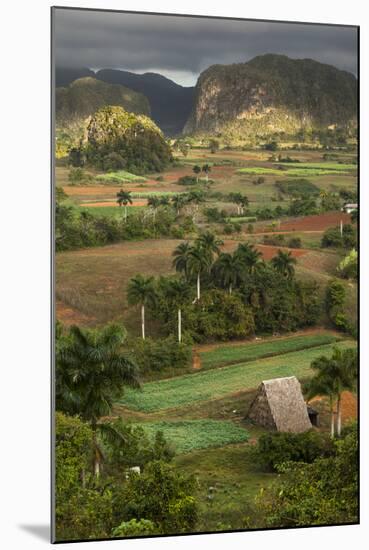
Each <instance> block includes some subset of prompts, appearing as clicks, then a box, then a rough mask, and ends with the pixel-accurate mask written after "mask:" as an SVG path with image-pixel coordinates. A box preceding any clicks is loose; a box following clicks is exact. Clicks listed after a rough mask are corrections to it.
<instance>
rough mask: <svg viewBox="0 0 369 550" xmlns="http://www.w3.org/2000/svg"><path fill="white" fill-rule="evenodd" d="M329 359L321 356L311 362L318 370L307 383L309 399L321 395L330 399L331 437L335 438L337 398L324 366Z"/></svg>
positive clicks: (313, 367) (312, 366)
mask: <svg viewBox="0 0 369 550" xmlns="http://www.w3.org/2000/svg"><path fill="white" fill-rule="evenodd" d="M327 361H329V359H328V358H327V357H323V356H322V357H320V358H319V359H316V360H315V361H313V362H312V363H311V368H312V369H314V370H315V371H316V375H315V376H314V377H313V378H312V379H311V380H310V381H309V382H308V384H307V385H306V393H307V399H308V401H310V399H313V398H314V397H317V396H319V395H324V396H325V397H328V399H329V412H330V416H331V430H330V431H331V437H332V439H333V438H334V433H335V428H334V414H335V413H334V403H335V400H336V393H335V388H334V386H333V383H332V380H331V378H330V377H329V376H327V375H325V373H324V367H325V366H326V364H327Z"/></svg>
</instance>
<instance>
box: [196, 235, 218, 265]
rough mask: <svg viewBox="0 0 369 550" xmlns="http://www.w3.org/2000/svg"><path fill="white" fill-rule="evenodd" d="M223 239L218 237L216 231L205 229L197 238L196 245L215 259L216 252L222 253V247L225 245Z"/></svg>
mask: <svg viewBox="0 0 369 550" xmlns="http://www.w3.org/2000/svg"><path fill="white" fill-rule="evenodd" d="M223 244H224V243H223V241H222V240H220V239H218V238H217V237H216V235H214V233H211V232H210V231H205V232H204V233H202V234H201V235H200V236H199V237H198V238H197V239H196V245H197V246H199V248H201V249H202V250H203V251H204V253H205V254H208V255H209V256H210V258H211V260H213V258H214V254H217V255H219V254H220V247H221V246H223Z"/></svg>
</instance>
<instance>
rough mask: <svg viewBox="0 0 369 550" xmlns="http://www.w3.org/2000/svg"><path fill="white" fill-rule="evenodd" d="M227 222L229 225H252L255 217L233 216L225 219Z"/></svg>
mask: <svg viewBox="0 0 369 550" xmlns="http://www.w3.org/2000/svg"><path fill="white" fill-rule="evenodd" d="M227 221H228V222H231V223H253V222H256V218H255V216H234V217H230V218H227Z"/></svg>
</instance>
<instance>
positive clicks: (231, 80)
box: [184, 54, 357, 135]
mask: <svg viewBox="0 0 369 550" xmlns="http://www.w3.org/2000/svg"><path fill="white" fill-rule="evenodd" d="M356 118H357V80H356V78H355V76H354V75H352V74H351V73H348V72H346V71H342V70H339V69H337V68H335V67H333V66H330V65H325V64H322V63H318V62H317V61H314V60H312V59H290V58H288V57H287V56H284V55H275V54H266V55H261V56H258V57H255V58H254V59H252V60H251V61H249V62H247V63H237V64H232V65H213V66H211V67H209V68H208V69H206V70H205V71H203V72H202V73H201V75H200V77H199V79H198V81H197V85H196V92H195V100H194V107H193V110H192V113H191V115H190V117H189V120H188V121H187V123H186V125H185V127H184V133H186V134H191V133H196V132H197V133H210V132H214V131H221V130H222V129H227V130H228V131H229V132H230V133H232V132H242V133H244V134H246V135H247V134H250V135H251V134H253V135H255V134H258V133H259V134H260V133H263V134H268V133H269V134H272V133H275V132H291V133H293V132H295V131H296V130H298V129H300V128H327V127H329V126H355V125H356V123H357V120H356Z"/></svg>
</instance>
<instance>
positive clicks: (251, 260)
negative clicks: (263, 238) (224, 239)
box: [234, 243, 262, 273]
mask: <svg viewBox="0 0 369 550" xmlns="http://www.w3.org/2000/svg"><path fill="white" fill-rule="evenodd" d="M234 255H235V256H236V257H237V258H238V260H239V262H240V263H241V264H242V265H243V266H244V268H245V271H246V272H248V273H254V271H255V269H256V268H257V267H258V265H259V264H261V259H262V253H261V252H260V251H259V250H257V249H256V248H255V247H254V245H252V244H249V243H242V244H239V245H238V247H237V250H236V251H235V253H234Z"/></svg>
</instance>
